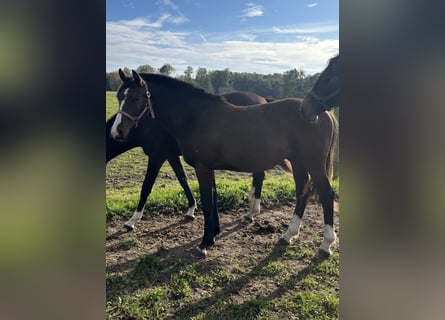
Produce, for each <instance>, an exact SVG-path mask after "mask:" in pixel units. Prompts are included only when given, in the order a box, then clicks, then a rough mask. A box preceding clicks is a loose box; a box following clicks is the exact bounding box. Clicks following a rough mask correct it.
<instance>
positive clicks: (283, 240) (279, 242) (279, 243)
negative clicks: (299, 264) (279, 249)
mask: <svg viewBox="0 0 445 320" xmlns="http://www.w3.org/2000/svg"><path fill="white" fill-rule="evenodd" d="M277 245H279V246H288V245H290V243H289V242H288V241H287V240H285V239H283V238H280V240H278V242H277Z"/></svg>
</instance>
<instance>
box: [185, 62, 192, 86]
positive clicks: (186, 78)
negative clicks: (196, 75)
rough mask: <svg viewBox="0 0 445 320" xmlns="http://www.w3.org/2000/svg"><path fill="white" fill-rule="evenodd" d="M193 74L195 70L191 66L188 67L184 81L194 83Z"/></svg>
mask: <svg viewBox="0 0 445 320" xmlns="http://www.w3.org/2000/svg"><path fill="white" fill-rule="evenodd" d="M192 74H193V68H192V67H191V66H188V67H187V69H185V71H184V75H185V77H184V81H187V82H189V83H193V79H192Z"/></svg>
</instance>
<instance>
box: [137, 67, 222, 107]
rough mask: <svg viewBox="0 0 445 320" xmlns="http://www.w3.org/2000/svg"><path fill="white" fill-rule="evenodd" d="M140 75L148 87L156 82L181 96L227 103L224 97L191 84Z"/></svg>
mask: <svg viewBox="0 0 445 320" xmlns="http://www.w3.org/2000/svg"><path fill="white" fill-rule="evenodd" d="M139 75H140V76H141V77H142V79H144V81H146V82H148V83H147V84H148V86H149V87H150V82H155V83H156V84H159V85H161V86H165V87H168V88H170V89H172V90H174V91H175V94H178V95H180V94H181V93H184V94H186V95H188V96H190V95H193V96H195V97H199V98H206V99H210V100H213V101H219V102H227V101H226V99H225V98H224V97H222V96H219V95H215V94H212V93H209V92H207V91H205V90H204V89H201V88H198V87H196V86H194V85H193V84H191V83H188V82H185V81H182V80H179V79H176V78H173V77H170V76H166V75H163V74H158V73H139Z"/></svg>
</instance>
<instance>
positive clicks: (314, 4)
mask: <svg viewBox="0 0 445 320" xmlns="http://www.w3.org/2000/svg"><path fill="white" fill-rule="evenodd" d="M317 5H318V3H317V2H314V3H309V4H307V5H306V7H308V8H313V7H315V6H317Z"/></svg>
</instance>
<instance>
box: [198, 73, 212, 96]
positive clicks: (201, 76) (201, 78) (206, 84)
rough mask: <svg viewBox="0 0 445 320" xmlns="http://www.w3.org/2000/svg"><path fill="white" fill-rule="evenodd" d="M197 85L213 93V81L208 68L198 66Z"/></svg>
mask: <svg viewBox="0 0 445 320" xmlns="http://www.w3.org/2000/svg"><path fill="white" fill-rule="evenodd" d="M195 82H196V85H197V86H198V87H200V88H202V89H204V90H205V91H207V92H209V93H213V86H212V82H211V81H210V77H209V74H208V72H207V69H206V68H198V70H196V76H195Z"/></svg>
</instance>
